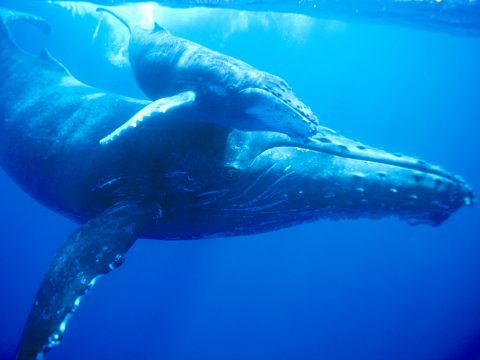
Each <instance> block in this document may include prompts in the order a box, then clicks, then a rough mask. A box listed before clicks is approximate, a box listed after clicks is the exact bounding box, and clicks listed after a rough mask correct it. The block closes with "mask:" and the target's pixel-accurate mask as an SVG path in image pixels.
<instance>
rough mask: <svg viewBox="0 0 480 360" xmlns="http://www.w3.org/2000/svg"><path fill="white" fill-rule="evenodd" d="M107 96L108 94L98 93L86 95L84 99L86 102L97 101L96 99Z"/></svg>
mask: <svg viewBox="0 0 480 360" xmlns="http://www.w3.org/2000/svg"><path fill="white" fill-rule="evenodd" d="M105 95H107V94H105V93H100V92H98V93H94V94H90V95H85V96H84V97H83V98H84V99H85V100H95V99H98V98H101V97H102V96H105Z"/></svg>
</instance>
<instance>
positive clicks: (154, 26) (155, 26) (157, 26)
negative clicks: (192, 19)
mask: <svg viewBox="0 0 480 360" xmlns="http://www.w3.org/2000/svg"><path fill="white" fill-rule="evenodd" d="M153 31H154V32H162V31H167V30H165V28H163V27H161V26H160V24H159V23H157V22H156V21H155V24H154V25H153Z"/></svg>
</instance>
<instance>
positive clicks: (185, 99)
mask: <svg viewBox="0 0 480 360" xmlns="http://www.w3.org/2000/svg"><path fill="white" fill-rule="evenodd" d="M195 98H196V95H195V93H194V92H193V91H185V92H182V93H179V94H177V95H175V96H171V97H167V98H162V99H158V100H155V101H154V102H152V103H150V104H148V105H147V106H145V107H144V108H143V109H141V110H140V111H139V112H137V113H136V114H135V115H133V116H132V117H131V118H130V119H129V120H127V122H125V123H124V124H123V125H121V126H120V127H119V128H117V129H115V130H114V131H113V132H111V133H110V134H108V135H107V136H105V137H104V138H103V139H101V140H100V141H99V142H100V144H101V145H107V144H109V143H111V142H112V141H114V140H116V139H117V138H118V137H119V136H121V135H123V134H125V133H127V132H128V131H130V130H132V129H134V128H136V127H137V126H138V125H140V124H141V123H144V122H146V121H147V120H151V119H152V118H155V117H157V116H158V115H161V114H165V113H167V112H170V111H173V110H176V109H179V108H182V107H184V106H187V105H190V104H192V103H193V102H195Z"/></svg>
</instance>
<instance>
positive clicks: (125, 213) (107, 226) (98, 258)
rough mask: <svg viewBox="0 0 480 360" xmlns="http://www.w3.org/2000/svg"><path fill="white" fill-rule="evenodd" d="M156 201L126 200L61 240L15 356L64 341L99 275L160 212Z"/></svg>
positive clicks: (36, 353)
mask: <svg viewBox="0 0 480 360" xmlns="http://www.w3.org/2000/svg"><path fill="white" fill-rule="evenodd" d="M160 214H161V212H160V208H159V207H158V206H156V205H151V204H144V203H138V202H122V203H119V204H116V205H114V206H113V207H111V208H109V209H108V210H106V211H104V212H103V213H102V214H100V215H99V216H97V217H96V218H94V219H92V220H90V221H89V222H87V223H86V224H84V225H83V226H81V227H80V228H79V229H78V230H77V231H75V232H74V233H73V234H72V235H71V236H70V237H69V238H68V240H67V241H66V242H65V243H64V244H63V245H62V247H61V248H60V250H59V251H58V252H57V254H56V255H55V257H54V259H53V261H52V262H51V264H50V266H49V268H48V271H47V273H46V275H45V277H44V279H43V281H42V284H41V285H40V289H39V290H38V293H37V297H36V299H35V303H34V305H33V307H32V310H31V312H30V315H29V318H28V320H27V324H26V325H25V328H24V331H23V335H22V339H21V342H20V345H19V348H18V352H17V360H25V359H37V358H41V357H42V356H43V354H44V353H46V352H47V351H48V350H49V349H50V348H51V347H52V346H55V345H58V343H59V342H60V341H61V338H62V336H63V333H64V331H65V327H66V324H67V321H68V319H69V318H70V316H71V315H72V313H73V312H74V311H75V310H76V308H77V307H78V305H79V303H80V299H81V297H82V296H83V295H85V293H86V292H87V291H88V290H89V289H90V288H91V287H92V286H93V285H94V283H95V281H96V279H97V278H98V277H99V276H100V275H103V274H106V273H108V272H110V271H111V270H113V269H114V268H115V267H117V266H119V265H121V264H122V262H123V256H124V254H125V253H126V252H127V250H128V249H129V248H130V247H131V246H132V245H133V243H134V242H135V240H136V239H137V237H138V236H140V235H141V234H142V232H144V231H145V230H146V229H148V228H149V227H150V226H151V225H153V224H154V223H155V221H157V220H158V218H159V217H160Z"/></svg>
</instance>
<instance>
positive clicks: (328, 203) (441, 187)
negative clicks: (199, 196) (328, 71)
mask: <svg viewBox="0 0 480 360" xmlns="http://www.w3.org/2000/svg"><path fill="white" fill-rule="evenodd" d="M266 139H268V140H266ZM233 144H235V148H236V149H240V150H238V151H237V152H236V153H235V154H230V155H229V156H230V157H231V158H230V159H229V161H228V164H229V166H232V167H234V168H237V169H238V170H239V172H240V173H242V175H241V182H242V183H243V184H245V185H243V186H239V187H238V189H237V190H236V194H235V196H232V197H230V198H229V199H228V200H227V201H226V202H227V203H229V205H226V204H222V205H221V206H223V207H225V208H228V206H232V207H234V208H236V209H238V210H240V209H242V210H243V212H244V213H245V214H249V213H255V216H256V219H257V221H258V223H261V222H262V221H263V222H265V224H267V223H268V224H270V225H272V224H273V223H277V224H278V227H281V226H280V225H282V224H283V227H284V226H285V223H288V222H290V223H291V224H296V223H300V222H304V221H314V220H317V219H321V218H326V219H346V218H382V217H388V216H393V217H397V218H399V219H401V220H404V221H406V222H408V223H409V224H411V225H417V224H429V225H433V226H436V225H439V224H441V223H442V222H443V221H445V220H446V219H447V218H448V217H449V216H450V215H451V214H452V213H454V212H455V211H456V210H458V209H459V208H461V207H463V206H471V205H472V204H473V203H474V197H475V196H474V193H473V191H472V189H471V188H470V187H469V186H468V184H467V183H466V182H465V181H464V180H463V179H461V178H460V177H458V176H455V175H452V174H450V173H448V172H446V171H444V170H442V169H441V168H439V167H437V166H434V165H431V164H428V163H426V162H424V161H422V160H418V159H415V158H410V157H407V156H403V155H399V154H390V153H388V152H385V151H383V150H377V149H374V148H371V147H367V146H365V145H363V144H361V143H358V142H355V141H352V140H350V139H347V138H344V137H341V136H338V135H336V134H334V133H331V132H327V131H325V132H323V133H322V134H319V135H318V136H317V137H316V138H314V139H312V141H311V142H310V143H307V144H299V143H296V142H295V141H292V140H291V139H288V138H286V137H284V136H283V135H279V134H273V133H264V134H263V135H260V134H259V133H253V132H252V133H243V134H240V133H236V134H232V135H231V145H233ZM242 144H244V145H242ZM240 212H241V211H239V213H240ZM274 218H276V219H274ZM260 226H261V225H260Z"/></svg>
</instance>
